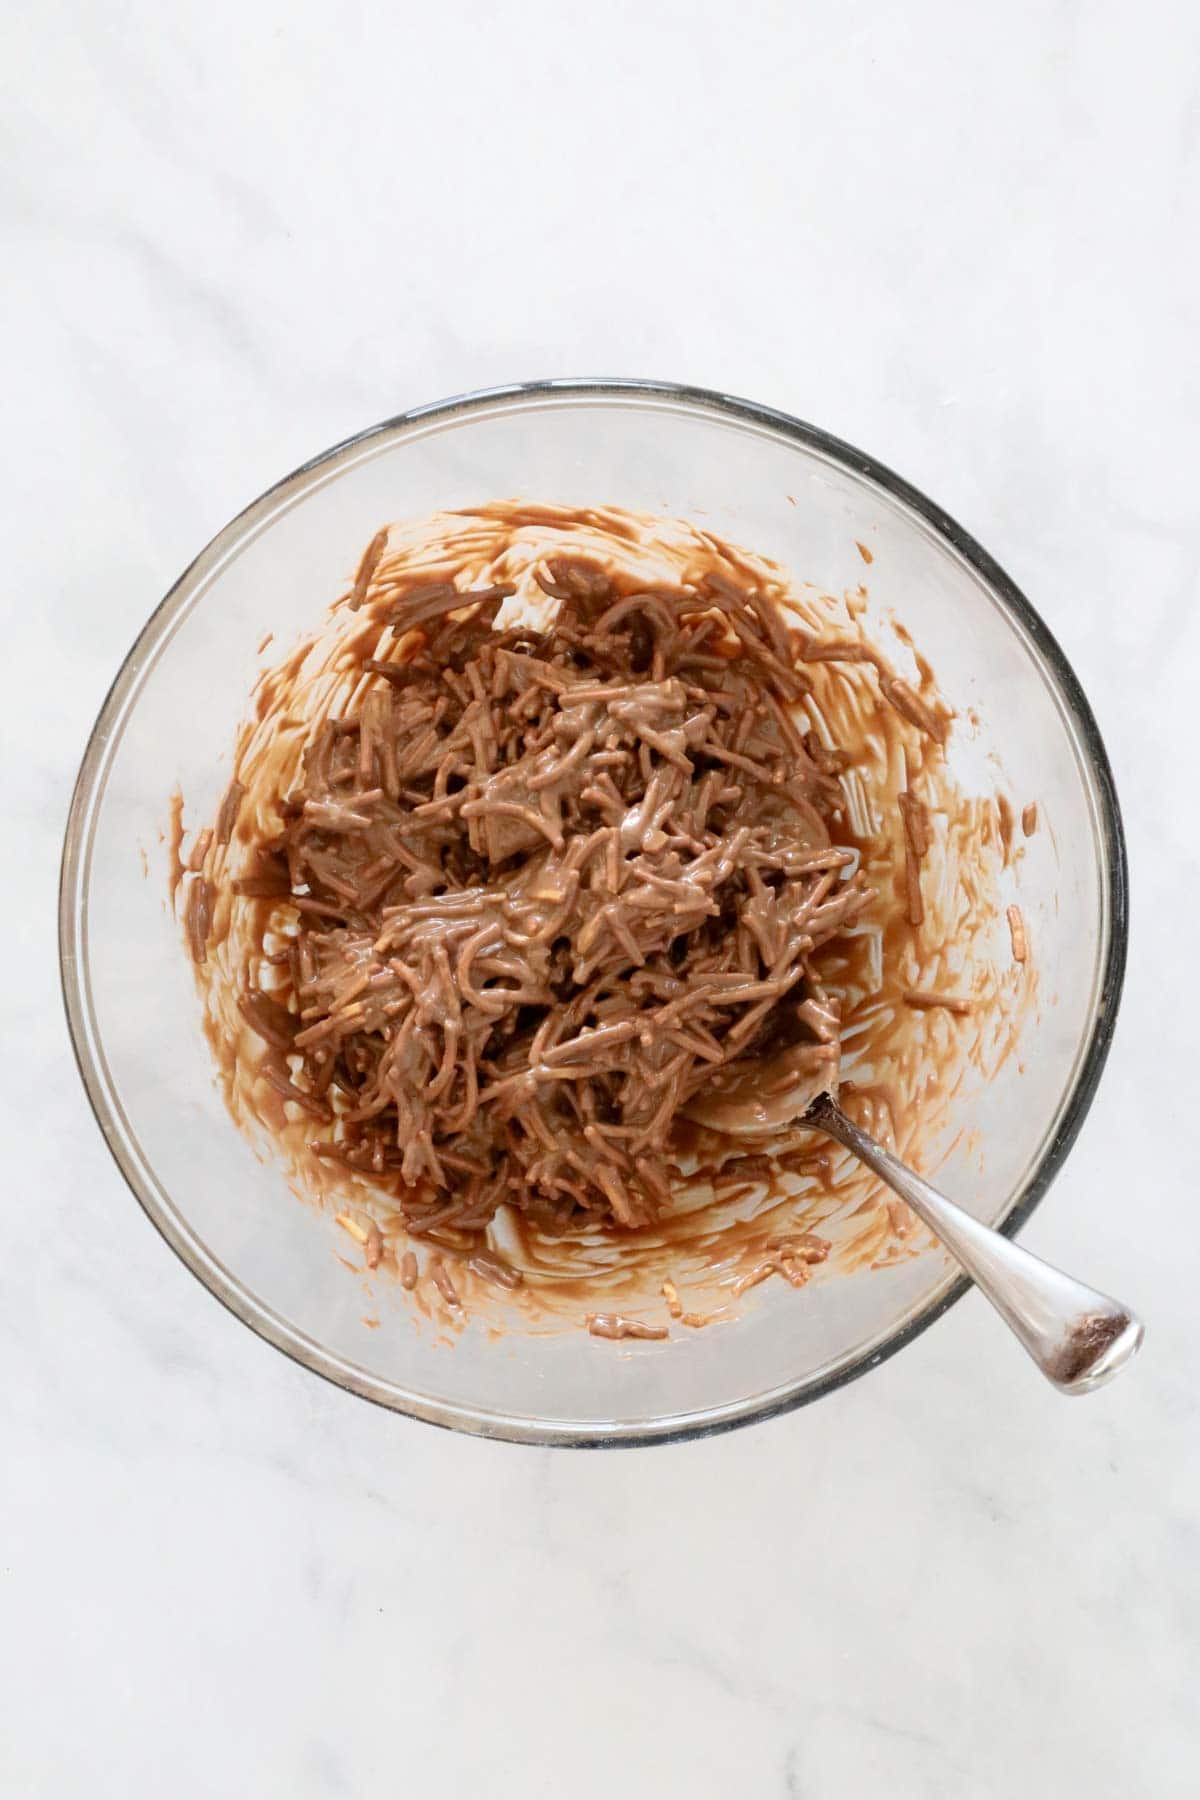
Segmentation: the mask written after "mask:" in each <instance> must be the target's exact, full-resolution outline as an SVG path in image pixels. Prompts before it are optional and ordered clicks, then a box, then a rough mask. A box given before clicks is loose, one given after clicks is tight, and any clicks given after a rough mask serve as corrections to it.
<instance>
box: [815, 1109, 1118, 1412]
mask: <svg viewBox="0 0 1200 1800" xmlns="http://www.w3.org/2000/svg"><path fill="white" fill-rule="evenodd" d="M804 1122H805V1124H806V1125H814V1126H816V1128H817V1129H818V1130H819V1131H823V1132H824V1133H825V1135H826V1136H827V1137H831V1138H833V1139H835V1140H836V1142H837V1143H839V1144H842V1145H844V1146H845V1148H846V1149H847V1150H850V1151H852V1152H853V1154H854V1155H855V1156H857V1157H858V1159H859V1161H860V1162H864V1163H865V1164H866V1165H867V1167H868V1169H870V1170H872V1171H873V1173H874V1174H876V1175H878V1176H879V1177H880V1179H881V1180H882V1181H885V1182H886V1183H887V1185H888V1186H889V1187H890V1188H891V1189H892V1190H893V1192H895V1193H897V1194H899V1196H900V1198H901V1199H902V1200H906V1201H907V1202H908V1204H909V1205H910V1206H911V1207H912V1209H913V1211H914V1212H915V1213H916V1214H917V1216H918V1218H920V1219H922V1220H924V1222H925V1224H926V1225H928V1227H929V1229H930V1231H932V1232H933V1233H934V1234H935V1235H936V1236H937V1237H938V1238H939V1239H940V1241H941V1242H942V1244H943V1245H944V1246H945V1248H946V1249H947V1250H948V1251H949V1252H950V1254H951V1256H953V1257H954V1258H955V1259H956V1260H957V1261H958V1262H959V1263H960V1264H961V1266H962V1268H963V1270H964V1271H965V1273H966V1274H967V1275H969V1276H970V1278H971V1280H972V1281H973V1282H974V1283H975V1285H976V1287H978V1288H981V1289H982V1291H983V1292H984V1293H985V1294H986V1295H987V1297H988V1299H989V1300H990V1301H991V1303H992V1305H993V1306H994V1307H995V1308H996V1311H997V1312H998V1313H999V1314H1000V1316H1001V1318H1002V1319H1004V1320H1005V1321H1006V1323H1007V1324H1008V1325H1009V1326H1010V1327H1011V1329H1012V1330H1013V1331H1014V1332H1015V1334H1016V1335H1017V1337H1018V1338H1020V1340H1021V1342H1022V1344H1024V1346H1025V1348H1026V1350H1028V1352H1029V1354H1030V1356H1032V1358H1033V1360H1034V1362H1035V1363H1036V1364H1037V1366H1038V1368H1039V1369H1040V1370H1041V1371H1042V1374H1043V1375H1045V1376H1046V1377H1047V1378H1048V1379H1049V1380H1050V1381H1052V1382H1053V1383H1054V1385H1055V1387H1056V1388H1058V1389H1059V1391H1060V1393H1064V1394H1086V1393H1089V1392H1090V1391H1091V1389H1092V1388H1097V1387H1101V1386H1102V1385H1103V1384H1104V1382H1106V1381H1110V1380H1111V1379H1112V1377H1113V1376H1114V1375H1115V1374H1117V1372H1118V1370H1120V1369H1123V1368H1124V1367H1125V1364H1126V1363H1127V1362H1128V1361H1129V1360H1130V1358H1131V1357H1132V1356H1133V1355H1134V1353H1135V1352H1136V1350H1137V1349H1138V1346H1139V1345H1140V1344H1141V1341H1142V1335H1143V1329H1142V1323H1141V1320H1140V1319H1138V1318H1136V1317H1135V1316H1134V1314H1133V1313H1131V1312H1130V1310H1129V1308H1128V1307H1127V1306H1122V1305H1121V1304H1120V1302H1119V1301H1117V1300H1110V1299H1109V1298H1108V1296H1107V1295H1106V1294H1098V1293H1097V1292H1096V1291H1095V1289H1094V1288H1090V1287H1085V1286H1084V1285H1083V1283H1082V1282H1081V1281H1074V1280H1072V1278H1071V1276H1069V1275H1064V1274H1063V1273H1062V1272H1061V1270H1059V1269H1055V1268H1052V1267H1051V1265H1050V1264H1049V1263H1045V1262H1042V1260H1041V1258H1040V1257H1037V1256H1034V1255H1032V1254H1031V1253H1030V1251H1028V1250H1023V1249H1022V1248H1021V1246H1020V1245H1019V1244H1015V1243H1014V1242H1013V1241H1012V1239H1011V1238H1006V1237H1004V1236H1002V1235H1001V1233H1000V1232H998V1231H993V1230H991V1228H990V1227H989V1226H987V1225H982V1224H980V1222H979V1220H978V1219H974V1218H972V1217H971V1214H970V1213H968V1212H964V1211H963V1209H962V1207H961V1206H956V1205H955V1204H954V1202H953V1201H952V1200H947V1199H946V1197H945V1195H944V1194H939V1193H938V1191H937V1189H936V1188H934V1187H930V1185H929V1183H928V1182H927V1181H923V1180H922V1179H921V1177H920V1176H919V1175H916V1174H914V1173H913V1171H912V1170H911V1169H910V1168H908V1167H907V1166H906V1165H905V1164H904V1163H902V1162H901V1161H900V1160H899V1158H898V1157H895V1156H893V1155H892V1153H891V1151H890V1150H885V1149H884V1147H883V1145H882V1144H877V1143H876V1141H875V1139H874V1138H873V1137H871V1136H870V1135H869V1133H867V1132H865V1131H863V1130H862V1128H861V1127H860V1126H858V1125H856V1124H855V1123H854V1121H853V1120H852V1119H849V1118H847V1116H846V1114H845V1113H844V1112H843V1111H842V1109H841V1107H840V1106H839V1105H838V1104H837V1102H836V1101H835V1100H834V1099H832V1098H831V1096H830V1095H829V1094H819V1095H818V1096H817V1098H816V1099H815V1100H814V1101H813V1103H812V1105H811V1106H810V1107H809V1109H808V1111H807V1112H806V1113H805V1115H804Z"/></svg>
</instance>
